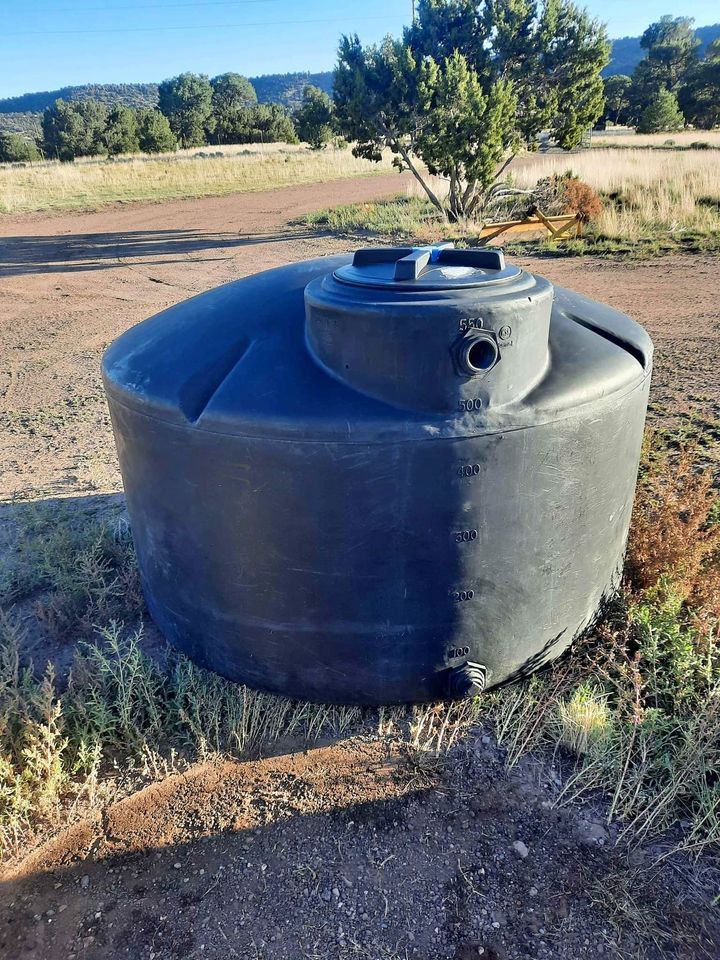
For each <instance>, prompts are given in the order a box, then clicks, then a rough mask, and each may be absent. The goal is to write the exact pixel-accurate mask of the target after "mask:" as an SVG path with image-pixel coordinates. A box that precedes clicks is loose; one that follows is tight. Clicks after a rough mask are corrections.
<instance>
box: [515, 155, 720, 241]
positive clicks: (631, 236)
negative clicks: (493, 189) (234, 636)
mask: <svg viewBox="0 0 720 960" xmlns="http://www.w3.org/2000/svg"><path fill="white" fill-rule="evenodd" d="M568 169H571V170H572V172H573V173H574V174H576V175H577V176H579V177H580V179H581V180H585V181H586V182H587V183H589V184H590V186H591V187H593V188H594V189H595V190H596V191H597V192H598V193H599V194H600V195H601V197H602V198H603V201H604V203H603V210H602V213H601V214H600V216H599V217H598V219H597V220H596V221H595V222H594V224H593V231H594V232H595V233H596V234H598V235H601V236H603V237H609V238H612V239H622V240H627V241H635V240H639V239H640V238H641V237H646V236H648V235H663V236H668V237H672V236H673V235H677V234H679V233H681V232H687V231H692V232H695V233H701V234H711V233H714V232H717V231H720V153H717V152H716V151H715V150H710V151H695V150H692V151H691V150H688V151H679V150H667V151H662V152H660V151H655V152H649V151H645V150H612V149H608V150H603V151H597V152H596V151H586V152H585V153H579V154H575V155H573V156H572V157H565V156H561V155H556V154H550V155H547V156H539V157H537V158H536V160H535V162H534V163H532V164H531V165H526V166H523V167H520V169H519V170H518V171H517V172H516V173H515V174H514V175H513V181H514V182H515V183H516V184H517V185H518V186H519V187H522V188H525V189H529V188H531V187H533V186H534V184H535V183H536V182H537V180H538V179H539V178H541V177H547V176H550V175H552V174H555V173H558V174H562V173H564V172H565V171H566V170H568Z"/></svg>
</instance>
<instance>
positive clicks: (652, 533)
mask: <svg viewBox="0 0 720 960" xmlns="http://www.w3.org/2000/svg"><path fill="white" fill-rule="evenodd" d="M714 482H715V477H714V475H713V472H712V470H710V469H709V468H707V467H705V468H702V467H701V466H700V464H699V460H698V457H697V455H696V454H694V453H693V452H691V451H690V450H684V451H681V452H680V453H679V454H672V453H671V452H669V451H660V452H653V451H651V455H650V459H649V462H648V466H647V469H646V470H645V471H644V472H643V474H642V475H641V477H640V479H639V481H638V489H637V493H636V496H635V508H634V511H633V519H632V525H631V528H630V538H629V542H628V552H627V563H626V573H627V577H628V579H629V582H630V585H631V587H632V589H634V590H636V591H647V590H651V589H655V588H658V587H660V586H661V584H662V583H663V582H664V583H666V584H669V585H670V586H671V589H672V592H674V593H675V594H677V595H679V596H680V597H681V598H682V600H683V601H685V602H686V603H687V604H688V607H689V609H690V610H691V612H692V615H693V616H694V617H695V618H697V619H698V620H700V621H702V622H703V623H704V624H705V625H706V626H707V627H708V628H709V629H712V625H713V624H714V623H716V622H717V621H718V620H719V619H720V523H718V522H717V511H718V492H717V490H716V489H715V487H714Z"/></svg>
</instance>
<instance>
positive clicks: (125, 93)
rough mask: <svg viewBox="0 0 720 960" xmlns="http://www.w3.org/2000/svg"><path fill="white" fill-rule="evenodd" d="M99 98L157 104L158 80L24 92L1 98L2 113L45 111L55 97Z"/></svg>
mask: <svg viewBox="0 0 720 960" xmlns="http://www.w3.org/2000/svg"><path fill="white" fill-rule="evenodd" d="M58 99H62V100H70V101H72V100H97V101H98V102H99V103H104V104H105V105H106V106H107V107H114V106H116V105H117V104H122V105H123V106H124V107H156V106H157V102H158V85H157V83H86V84H83V85H82V86H79V87H62V88H61V89H60V90H43V91H40V92H39V93H23V94H22V95H21V96H19V97H7V98H6V99H5V100H0V113H42V112H43V110H44V109H45V108H46V107H50V106H52V104H53V103H55V101H56V100H58Z"/></svg>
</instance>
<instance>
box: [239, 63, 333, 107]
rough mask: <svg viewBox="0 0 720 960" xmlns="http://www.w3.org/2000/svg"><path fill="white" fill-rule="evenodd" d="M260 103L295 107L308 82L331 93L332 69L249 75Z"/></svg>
mask: <svg viewBox="0 0 720 960" xmlns="http://www.w3.org/2000/svg"><path fill="white" fill-rule="evenodd" d="M250 82H251V83H252V85H253V86H254V87H255V91H256V92H257V98H258V100H259V102H260V103H280V104H282V106H284V107H289V108H292V107H296V106H298V104H299V103H300V101H301V100H302V95H303V90H304V89H305V87H306V86H307V85H308V84H312V86H314V87H319V88H320V89H321V90H324V91H325V93H332V85H333V74H332V70H325V71H324V72H322V73H267V74H264V75H263V76H261V77H250Z"/></svg>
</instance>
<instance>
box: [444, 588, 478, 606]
mask: <svg viewBox="0 0 720 960" xmlns="http://www.w3.org/2000/svg"><path fill="white" fill-rule="evenodd" d="M450 596H451V597H452V598H453V600H454V601H455V603H464V602H465V601H466V600H472V599H473V597H474V596H475V591H474V590H452V591H451V593H450Z"/></svg>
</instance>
